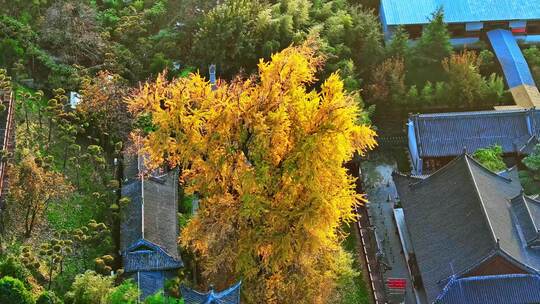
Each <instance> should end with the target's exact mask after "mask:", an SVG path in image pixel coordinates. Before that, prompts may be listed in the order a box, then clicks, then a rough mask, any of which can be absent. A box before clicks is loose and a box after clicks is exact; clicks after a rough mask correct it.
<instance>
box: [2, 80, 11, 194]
mask: <svg viewBox="0 0 540 304" xmlns="http://www.w3.org/2000/svg"><path fill="white" fill-rule="evenodd" d="M7 96H8V100H7V105H6V111H7V116H6V128H5V129H4V142H3V143H2V150H5V151H6V152H4V153H10V152H12V151H9V148H10V146H9V145H10V140H11V137H12V132H13V114H14V108H13V92H12V91H11V92H9V95H7ZM2 103H3V104H6V94H4V96H3V98H2ZM7 157H8V155H4V156H3V157H2V159H0V202H1V201H3V199H4V197H3V195H4V190H5V189H4V187H5V177H6V170H7Z"/></svg>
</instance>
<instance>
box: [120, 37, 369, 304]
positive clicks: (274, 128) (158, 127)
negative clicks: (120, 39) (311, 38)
mask: <svg viewBox="0 0 540 304" xmlns="http://www.w3.org/2000/svg"><path fill="white" fill-rule="evenodd" d="M322 63H323V62H322V60H321V58H320V57H319V56H317V53H316V50H315V49H314V48H313V47H312V45H311V44H309V43H306V44H303V45H302V46H298V47H290V48H287V49H285V50H284V51H282V52H280V53H277V54H275V55H273V56H272V60H270V61H261V62H260V63H259V73H258V75H257V76H254V77H251V78H248V79H245V80H243V79H236V80H234V81H232V82H230V83H223V84H221V85H219V86H218V87H217V88H216V89H215V90H213V89H212V86H211V85H210V84H209V83H208V82H207V81H206V80H204V79H203V78H202V77H201V76H200V75H198V74H192V75H190V76H189V77H188V78H181V79H175V80H173V81H171V82H168V81H166V79H165V77H164V75H161V76H160V77H158V79H157V80H156V81H155V82H152V83H146V84H145V85H144V86H143V87H142V88H141V89H140V91H139V92H138V93H137V94H136V95H134V96H133V97H132V99H131V100H130V109H131V110H132V111H133V112H134V113H137V114H138V115H141V114H150V115H151V116H152V122H153V124H154V126H155V131H153V132H150V133H149V134H147V136H146V138H145V139H144V148H143V151H144V152H145V153H147V155H148V158H149V160H150V163H151V164H152V165H153V166H159V165H160V164H162V163H163V162H167V163H168V164H169V165H170V166H171V167H175V166H179V167H181V168H182V169H183V175H182V180H183V181H184V184H185V186H186V191H187V192H188V193H197V194H198V195H199V196H200V197H201V202H200V209H199V211H198V213H197V215H196V216H195V217H194V218H193V219H192V220H191V221H190V222H189V223H188V225H187V227H186V228H185V229H184V230H183V233H182V237H181V241H182V244H183V245H184V246H187V247H188V248H191V249H192V250H193V251H194V252H196V253H197V254H198V256H199V257H200V259H201V261H202V263H203V268H204V270H203V274H204V276H205V278H206V279H207V282H212V283H216V284H218V286H221V287H224V286H226V285H227V284H230V283H231V282H233V281H235V280H236V279H237V278H239V277H241V278H243V280H244V282H245V288H244V289H243V291H244V292H245V294H246V297H245V299H246V302H247V303H260V302H265V303H284V302H294V303H319V302H320V303H323V302H325V301H326V299H328V296H329V295H330V294H331V293H332V291H333V290H334V288H335V284H336V279H337V278H338V277H340V275H343V274H345V273H347V272H350V271H351V269H350V262H351V258H350V256H348V255H347V254H346V253H345V252H344V251H343V249H342V247H341V246H340V245H339V243H340V240H341V238H342V233H341V229H340V225H341V223H343V222H350V221H352V220H353V218H354V216H353V214H352V207H353V206H355V205H357V204H359V203H360V202H361V201H362V199H363V198H362V196H361V195H359V194H357V193H356V192H355V190H354V179H353V178H352V177H351V176H349V175H348V174H347V172H346V169H345V168H344V167H343V164H344V162H346V161H348V160H349V159H351V157H352V156H353V153H355V152H358V153H360V154H363V153H365V152H366V151H368V150H369V149H372V148H373V147H375V145H376V142H375V132H374V131H373V130H372V129H371V128H370V127H369V126H366V125H363V124H359V123H358V121H359V117H360V110H359V108H358V107H357V104H356V103H355V101H354V99H353V98H352V97H351V96H349V95H347V93H345V92H344V89H343V81H342V80H341V79H340V76H339V75H338V74H332V75H331V76H330V77H329V78H328V79H326V80H324V81H323V84H322V86H321V89H320V91H317V90H314V89H311V88H310V87H309V86H310V85H311V84H313V83H314V82H315V81H316V78H315V73H316V72H317V70H319V69H320V68H321V66H322Z"/></svg>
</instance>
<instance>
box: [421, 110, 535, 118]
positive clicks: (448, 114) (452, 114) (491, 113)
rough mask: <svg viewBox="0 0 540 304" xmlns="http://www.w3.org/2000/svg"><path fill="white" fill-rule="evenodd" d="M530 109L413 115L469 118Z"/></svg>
mask: <svg viewBox="0 0 540 304" xmlns="http://www.w3.org/2000/svg"><path fill="white" fill-rule="evenodd" d="M529 111H530V110H529V109H515V110H485V111H465V112H441V113H422V114H413V115H411V116H414V117H416V118H435V117H456V118H457V117H469V116H476V115H479V114H482V115H486V116H489V115H493V116H503V115H509V114H523V113H527V112H529Z"/></svg>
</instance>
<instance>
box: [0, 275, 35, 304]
mask: <svg viewBox="0 0 540 304" xmlns="http://www.w3.org/2000/svg"><path fill="white" fill-rule="evenodd" d="M0 303H6V304H7V303H17V304H34V303H35V302H34V299H33V298H32V294H31V293H30V292H29V291H28V290H26V288H25V287H24V284H23V283H22V282H21V281H20V280H18V279H15V278H12V277H10V276H5V277H3V278H2V279H0Z"/></svg>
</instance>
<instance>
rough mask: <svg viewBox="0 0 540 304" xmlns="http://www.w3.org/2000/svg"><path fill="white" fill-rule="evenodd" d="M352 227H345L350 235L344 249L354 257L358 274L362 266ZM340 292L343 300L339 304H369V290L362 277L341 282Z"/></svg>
mask: <svg viewBox="0 0 540 304" xmlns="http://www.w3.org/2000/svg"><path fill="white" fill-rule="evenodd" d="M351 229H352V226H345V227H344V230H345V231H346V232H347V233H348V236H347V238H346V239H345V240H344V241H343V243H342V246H343V248H344V249H345V250H346V251H347V252H348V253H350V254H351V255H352V256H353V257H354V261H353V268H354V270H355V271H357V272H358V273H360V272H361V268H360V265H359V263H358V253H357V243H356V242H357V241H356V238H355V236H354V235H353V234H352V233H351ZM339 291H340V294H341V299H340V301H339V304H364V303H366V304H367V303H369V290H368V288H367V286H366V282H364V280H363V279H362V276H361V275H358V276H355V277H352V278H346V279H344V280H343V281H341V282H340V286H339Z"/></svg>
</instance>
